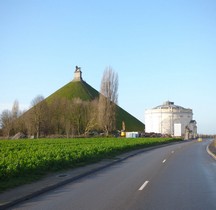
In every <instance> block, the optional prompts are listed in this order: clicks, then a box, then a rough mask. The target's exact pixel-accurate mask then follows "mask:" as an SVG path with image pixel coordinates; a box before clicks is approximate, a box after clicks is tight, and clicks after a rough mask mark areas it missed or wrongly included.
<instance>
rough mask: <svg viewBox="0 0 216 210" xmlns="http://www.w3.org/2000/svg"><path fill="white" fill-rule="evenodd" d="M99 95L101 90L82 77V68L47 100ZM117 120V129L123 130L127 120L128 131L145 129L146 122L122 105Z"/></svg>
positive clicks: (96, 96) (92, 98)
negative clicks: (123, 123)
mask: <svg viewBox="0 0 216 210" xmlns="http://www.w3.org/2000/svg"><path fill="white" fill-rule="evenodd" d="M98 97H99V92H98V91H97V90H95V89H94V88H93V87H91V86H90V85H89V84H88V83H87V82H85V81H83V79H82V72H81V70H80V68H78V67H77V69H76V70H75V72H74V80H73V81H71V82H69V83H68V84H66V85H65V86H63V87H62V88H60V89H59V90H57V91H56V92H54V93H53V94H52V95H50V96H49V97H48V98H47V99H46V101H47V102H48V103H51V102H52V101H53V100H55V99H57V98H66V99H68V100H72V99H75V98H80V99H82V100H84V101H85V100H89V101H91V100H94V99H95V98H98ZM116 117H117V119H116V122H117V129H118V130H121V128H122V122H123V121H124V122H125V125H126V131H143V130H144V124H143V123H142V122H141V121H139V120H138V119H136V118H135V117H134V116H132V115H131V114H129V113H128V112H127V111H125V110H124V109H122V108H121V107H119V106H117V113H116Z"/></svg>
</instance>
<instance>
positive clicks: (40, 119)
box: [30, 95, 48, 138]
mask: <svg viewBox="0 0 216 210" xmlns="http://www.w3.org/2000/svg"><path fill="white" fill-rule="evenodd" d="M31 105H32V110H31V117H30V121H31V122H32V127H33V128H34V132H35V133H36V137H37V138H39V137H40V134H41V130H42V127H43V126H44V125H45V123H44V122H45V121H46V117H47V116H46V115H47V114H48V113H47V104H46V102H45V100H44V97H43V96H40V95H39V96H36V97H35V98H34V99H33V100H32V103H31Z"/></svg>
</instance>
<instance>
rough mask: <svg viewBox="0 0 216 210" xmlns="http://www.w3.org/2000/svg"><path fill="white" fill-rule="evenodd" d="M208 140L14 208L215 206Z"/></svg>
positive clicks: (144, 157)
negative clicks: (207, 148)
mask: <svg viewBox="0 0 216 210" xmlns="http://www.w3.org/2000/svg"><path fill="white" fill-rule="evenodd" d="M208 143H209V141H207V140H205V141H203V142H197V141H189V142H184V143H178V144H175V145H170V146H166V147H162V148H158V149H154V150H151V151H147V152H144V153H142V154H139V155H136V156H134V157H132V158H129V159H127V160H125V161H122V162H120V163H117V164H115V165H113V166H111V167H108V168H106V169H104V170H101V171H99V172H97V173H95V174H92V175H90V176H87V177H85V178H82V179H80V180H78V181H76V182H74V183H71V184H68V185H66V186H63V187H60V188H58V189H56V190H54V191H50V192H48V193H46V194H43V195H41V196H39V197H37V198H34V199H31V200H28V201H26V202H24V203H22V204H20V205H18V206H14V207H11V208H10V209H28V210H30V209H36V210H38V209H44V210H45V209H46V210H49V209H50V210H51V209H52V210H54V209H59V210H60V209H61V210H62V209H72V210H111V209H112V210H115V209H123V210H127V209H131V210H136V209H145V210H148V209H152V210H157V209H158V210H163V209H164V210H183V209H184V210H193V209H194V210H199V209H200V210H203V209H205V210H211V209H212V210H215V209H216V162H215V160H214V159H213V158H212V157H210V156H209V155H208V154H207V152H206V146H207V144H208Z"/></svg>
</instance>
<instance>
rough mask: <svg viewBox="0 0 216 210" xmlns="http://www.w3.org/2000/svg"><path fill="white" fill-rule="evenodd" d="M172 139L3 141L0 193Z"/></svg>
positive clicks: (0, 146) (0, 153) (0, 162)
mask: <svg viewBox="0 0 216 210" xmlns="http://www.w3.org/2000/svg"><path fill="white" fill-rule="evenodd" d="M173 141H179V139H173V138H137V139H128V138H88V139H39V140H28V139H25V140H2V141H0V192H2V191H4V190H6V189H8V188H12V187H15V186H19V185H22V184H26V183H30V182H32V181H35V180H38V179H40V178H41V177H43V176H44V175H46V174H48V173H50V172H56V171H60V170H63V169H71V168H76V167H79V166H83V165H87V164H90V163H95V162H98V161H100V160H102V159H105V158H113V157H115V156H116V155H119V154H121V153H124V152H128V151H131V150H135V149H140V148H146V147H150V146H154V145H159V144H165V143H169V142H173Z"/></svg>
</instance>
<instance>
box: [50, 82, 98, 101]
mask: <svg viewBox="0 0 216 210" xmlns="http://www.w3.org/2000/svg"><path fill="white" fill-rule="evenodd" d="M97 97H99V93H98V91H97V90H95V89H94V88H93V87H91V86H90V85H89V84H87V83H86V82H84V81H82V82H81V81H76V82H75V81H73V82H69V83H68V84H66V85H65V86H63V87H62V88H60V89H59V90H57V91H56V92H54V93H53V94H52V95H50V96H49V97H48V98H47V99H46V100H47V101H48V102H50V101H52V100H54V99H56V98H66V99H68V100H72V99H74V98H80V99H82V100H84V101H86V100H89V101H90V100H93V99H95V98H97Z"/></svg>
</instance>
